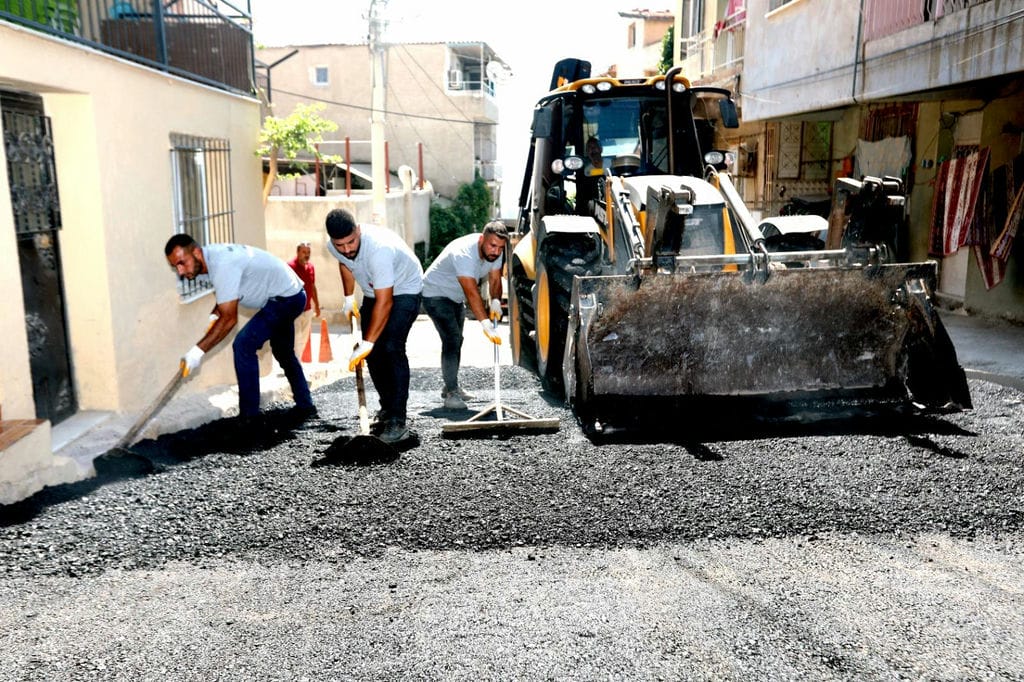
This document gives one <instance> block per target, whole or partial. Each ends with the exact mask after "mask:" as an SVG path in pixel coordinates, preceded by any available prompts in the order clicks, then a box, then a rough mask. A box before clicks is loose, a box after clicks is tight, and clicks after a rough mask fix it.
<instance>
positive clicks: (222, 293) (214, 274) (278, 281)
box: [202, 244, 302, 309]
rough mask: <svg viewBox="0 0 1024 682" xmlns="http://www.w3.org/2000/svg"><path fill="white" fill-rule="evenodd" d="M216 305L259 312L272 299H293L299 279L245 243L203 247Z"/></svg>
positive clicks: (281, 261) (299, 286) (267, 254)
mask: <svg viewBox="0 0 1024 682" xmlns="http://www.w3.org/2000/svg"><path fill="white" fill-rule="evenodd" d="M202 249H203V259H204V260H205V261H206V269H207V270H208V271H209V274H210V281H211V282H212V283H213V290H214V296H215V297H216V299H217V303H227V302H228V301H234V300H237V301H238V305H240V306H243V307H246V308H254V309H259V308H262V307H263V306H265V305H266V304H267V300H268V299H270V298H271V297H273V296H294V295H295V294H297V293H299V292H300V291H302V280H300V279H299V278H298V276H297V275H296V274H295V273H294V272H293V271H292V269H291V268H290V267H288V266H287V265H286V264H285V262H284V261H283V260H281V259H280V258H278V257H277V256H275V255H273V254H270V253H267V252H266V251H264V250H263V249H257V248H256V247H255V246H247V245H245V244H207V245H206V246H203V247H202Z"/></svg>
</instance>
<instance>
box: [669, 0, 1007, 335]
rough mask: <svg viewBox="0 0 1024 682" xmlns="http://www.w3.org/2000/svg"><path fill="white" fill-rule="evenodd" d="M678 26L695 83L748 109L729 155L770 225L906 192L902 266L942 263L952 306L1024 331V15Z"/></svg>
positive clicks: (863, 10)
mask: <svg viewBox="0 0 1024 682" xmlns="http://www.w3.org/2000/svg"><path fill="white" fill-rule="evenodd" d="M678 17H679V19H678V20H677V24H676V26H677V29H678V31H677V34H678V35H680V36H681V38H680V45H679V48H678V49H679V59H680V63H682V64H683V65H684V67H685V71H684V72H685V74H686V75H687V76H688V77H689V78H690V79H691V80H692V81H693V82H694V83H699V84H715V85H722V86H724V87H730V88H732V89H733V90H734V91H735V92H736V93H737V101H738V104H739V106H740V110H741V119H742V121H743V125H742V126H741V128H740V129H739V131H737V132H736V133H735V134H732V135H730V136H729V137H723V138H722V139H721V141H720V143H721V144H722V145H723V146H727V147H729V148H731V149H733V150H734V151H736V152H737V154H736V158H737V159H738V161H737V168H736V169H735V170H738V171H739V175H740V176H741V180H745V181H746V182H745V187H744V197H745V199H747V201H748V202H750V203H751V205H752V207H753V208H755V210H757V211H759V212H761V213H763V214H773V213H777V212H778V211H779V209H780V208H781V206H782V204H783V203H784V202H785V201H787V200H788V199H790V198H791V197H793V196H803V197H806V198H808V199H809V200H810V201H812V202H813V201H818V202H819V203H824V204H825V205H827V203H828V201H829V200H830V195H831V193H832V190H833V186H834V181H835V179H836V177H838V176H842V175H847V176H852V177H860V176H862V175H881V174H889V175H895V176H898V177H900V178H901V179H902V180H903V181H904V183H905V186H906V188H907V189H906V191H907V216H906V218H907V219H906V225H905V228H904V231H903V233H902V234H901V235H900V239H899V243H898V245H897V248H898V251H899V254H898V255H899V257H900V258H904V259H910V260H923V259H927V258H933V259H936V260H938V261H939V262H940V286H939V293H940V295H941V296H943V297H944V298H945V299H947V300H948V301H950V302H952V303H954V304H962V305H964V306H965V307H967V308H968V309H970V310H974V311H977V312H981V313H985V314H989V315H995V316H1001V317H1007V318H1011V319H1016V320H1024V267H1022V266H1024V259H1022V255H1021V254H1022V252H1024V244H1022V243H1021V240H1019V239H1015V234H1014V232H1015V230H1016V229H1017V226H1018V225H1019V219H1020V210H1022V209H1021V208H1020V207H1021V206H1022V204H1024V197H1022V195H1021V192H1020V188H1021V186H1022V184H1024V168H1022V166H1024V161H1022V158H1021V152H1022V151H1024V2H1022V1H1021V0H863V1H862V2H830V1H828V0H746V1H745V2H743V1H742V0H717V1H715V2H706V1H704V0H681V1H680V2H679V6H678ZM729 132H731V131H729ZM743 176H746V177H745V178H744V177H743ZM959 187H965V188H966V191H967V193H966V195H963V196H961V195H959V194H958V195H957V196H956V201H955V202H951V201H950V197H951V196H952V193H953V191H954V190H956V188H959ZM822 200H823V202H822Z"/></svg>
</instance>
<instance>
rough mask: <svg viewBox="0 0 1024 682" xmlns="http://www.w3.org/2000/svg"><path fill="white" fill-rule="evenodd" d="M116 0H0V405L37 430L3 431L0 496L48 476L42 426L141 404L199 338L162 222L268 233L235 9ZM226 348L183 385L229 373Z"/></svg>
mask: <svg viewBox="0 0 1024 682" xmlns="http://www.w3.org/2000/svg"><path fill="white" fill-rule="evenodd" d="M119 4H121V5H124V7H123V8H122V10H123V13H122V14H117V15H115V14H112V13H111V12H110V11H108V9H109V8H108V7H107V6H106V5H101V4H100V3H90V2H77V3H70V4H69V5H68V7H72V8H73V9H74V12H73V13H72V12H66V13H63V14H53V13H52V12H50V10H48V9H46V8H44V7H43V5H46V7H50V8H51V9H52V7H51V6H54V3H48V4H47V3H35V4H34V5H33V4H32V3H19V2H16V1H13V2H12V1H9V0H0V113H2V122H3V132H4V144H3V145H2V146H0V187H2V191H0V282H2V283H3V286H4V289H5V291H7V292H8V300H7V302H6V303H5V305H3V306H0V338H3V349H4V367H3V371H2V372H0V416H2V420H3V421H4V422H8V421H11V420H16V421H20V422H21V421H23V422H27V423H30V424H31V425H32V429H31V430H32V431H33V432H35V433H37V434H38V433H42V434H43V435H42V437H39V436H38V435H36V436H32V437H31V439H32V445H31V448H29V449H30V450H31V451H30V452H20V453H18V454H17V456H14V455H10V453H9V452H8V448H11V449H17V448H22V449H24V443H22V445H19V444H18V443H14V442H8V441H5V440H2V439H0V445H2V446H3V447H0V503H3V502H8V501H11V498H12V496H14V497H17V496H23V495H24V494H25V493H31V492H32V491H33V490H34V489H38V487H41V486H42V485H44V484H46V483H50V482H54V481H53V480H52V477H51V474H52V470H53V469H54V467H53V466H52V465H53V463H54V461H55V458H54V457H53V453H52V447H53V446H54V445H55V443H56V442H57V440H56V439H53V438H52V437H51V435H50V434H51V427H54V426H57V427H58V428H73V426H72V425H74V424H75V423H76V422H77V421H78V420H79V419H81V418H82V417H83V416H84V415H94V414H110V413H121V412H127V413H134V412H138V411H140V409H141V408H140V406H144V405H146V404H148V403H149V402H151V401H152V400H153V399H154V398H155V397H156V396H157V394H158V393H159V391H160V389H161V388H162V387H163V385H164V384H166V383H167V382H168V380H169V379H170V378H171V376H172V374H173V372H174V371H175V370H176V368H177V367H178V361H179V358H180V357H181V355H182V353H183V352H184V351H185V350H187V349H188V348H189V346H191V345H192V344H194V343H195V341H196V339H198V338H200V337H201V336H202V333H203V330H204V329H205V327H206V320H207V317H208V315H209V312H210V309H211V307H212V304H213V299H212V297H211V296H210V292H209V290H194V291H188V290H186V289H185V288H184V287H183V285H182V283H180V282H179V281H178V279H177V277H176V275H175V274H174V273H173V272H172V271H171V269H170V268H169V267H168V265H167V261H166V259H165V258H164V255H163V246H164V243H165V242H166V241H167V239H168V237H170V235H172V234H174V233H175V232H179V231H187V232H190V233H193V234H194V235H195V236H196V238H197V239H198V240H199V241H200V242H202V243H205V242H212V241H237V242H245V243H250V244H254V245H257V246H259V245H262V244H263V243H264V229H263V213H262V205H261V201H260V167H259V160H258V158H256V156H255V155H254V153H253V152H254V151H255V149H256V148H257V141H258V136H259V127H260V125H259V101H258V100H257V99H256V97H255V96H254V94H253V87H252V83H253V78H252V61H251V60H252V51H251V35H250V34H249V32H248V28H247V24H246V22H247V18H246V17H235V18H226V17H224V16H222V15H219V14H216V13H215V12H213V11H212V10H210V11H208V13H207V15H205V16H203V17H198V16H197V11H198V10H197V9H196V8H192V7H190V8H188V10H187V15H177V14H175V7H174V6H173V5H178V4H180V3H171V6H168V5H166V4H165V3H159V2H157V3H140V5H139V6H138V7H136V8H134V9H132V8H130V7H129V6H128V4H127V3H119ZM30 5H32V6H33V7H34V8H37V9H38V8H42V9H38V12H39V13H37V14H34V13H33V11H35V10H33V11H30V8H29V6H30ZM56 5H60V3H56ZM154 8H156V9H154ZM44 10H45V11H46V12H50V13H49V14H44V13H43V12H44ZM160 11H163V12H166V16H155V15H154V12H160ZM129 15H130V16H129ZM164 21H165V22H167V23H166V24H165V25H164V27H163V28H164V29H166V31H164V32H163V36H164V39H165V40H167V41H168V42H166V43H164V44H163V46H162V48H161V49H157V46H156V45H155V42H157V36H158V35H159V34H158V33H156V32H154V28H155V27H156V26H157V25H159V24H160V22H164ZM246 41H249V42H248V48H246V44H247V43H246ZM204 50H206V51H207V58H205V59H200V58H199V57H200V56H201V54H202V53H203V51H204ZM213 54H219V55H220V56H221V57H222V59H220V60H219V61H216V60H213V59H211V58H210V57H211V56H212V55H213ZM158 55H159V56H158ZM228 57H230V59H228V60H227V61H225V59H226V58H228ZM233 60H239V61H237V62H236V61H233ZM229 67H230V68H229ZM246 74H247V75H246ZM222 346H227V347H228V351H227V352H224V351H223V348H221V349H219V350H218V351H215V352H213V353H211V354H210V358H209V360H208V361H207V362H205V363H204V367H203V371H202V372H201V373H200V374H198V375H197V376H195V377H194V378H193V379H191V380H190V381H189V382H188V383H187V385H186V386H185V387H184V392H188V391H195V390H200V389H202V388H203V387H209V386H211V385H217V384H224V383H229V382H233V370H232V363H231V358H230V355H231V353H230V344H229V343H227V344H222ZM2 432H3V429H0V434H2ZM18 440H19V441H20V440H22V439H18ZM65 473H67V472H65ZM71 473H72V474H74V473H76V472H71Z"/></svg>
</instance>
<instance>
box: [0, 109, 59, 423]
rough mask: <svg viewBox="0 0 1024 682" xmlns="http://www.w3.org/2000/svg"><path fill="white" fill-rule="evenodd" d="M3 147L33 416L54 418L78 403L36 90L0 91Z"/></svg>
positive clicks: (51, 175) (48, 151) (48, 156)
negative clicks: (26, 339)
mask: <svg viewBox="0 0 1024 682" xmlns="http://www.w3.org/2000/svg"><path fill="white" fill-rule="evenodd" d="M0 113H2V120H3V135H4V150H5V152H6V154H7V175H8V182H9V185H10V192H11V208H12V210H13V213H14V231H15V235H16V237H17V241H18V260H19V263H20V266H21V291H22V296H23V298H24V302H25V330H26V333H27V336H28V348H29V362H30V366H31V371H32V393H33V397H34V398H35V406H36V417H37V418H38V419H49V420H50V421H51V422H52V423H54V424H56V423H58V422H60V421H62V420H64V419H66V418H67V417H70V416H71V415H72V414H74V413H75V412H76V411H77V409H78V402H77V400H76V398H75V391H74V383H73V381H72V376H71V358H70V356H69V353H68V335H67V323H66V319H65V315H64V284H63V281H62V278H61V262H60V242H59V240H58V231H59V230H60V227H61V222H60V201H59V197H58V194H57V172H56V166H55V164H54V160H53V136H52V135H51V133H50V119H49V118H48V117H47V116H44V115H43V101H42V99H41V98H40V97H37V96H34V95H28V94H22V93H12V92H0Z"/></svg>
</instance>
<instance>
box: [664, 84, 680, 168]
mask: <svg viewBox="0 0 1024 682" xmlns="http://www.w3.org/2000/svg"><path fill="white" fill-rule="evenodd" d="M682 70H683V67H682V66H681V65H679V64H676V65H675V66H673V67H672V68H671V69H669V70H668V73H666V74H665V111H666V113H667V118H668V135H669V145H668V172H669V173H675V172H676V143H675V138H674V135H675V122H674V121H673V120H672V82H673V81H674V80H675V78H676V76H678V75H679V74H680V73H681V72H682Z"/></svg>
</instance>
